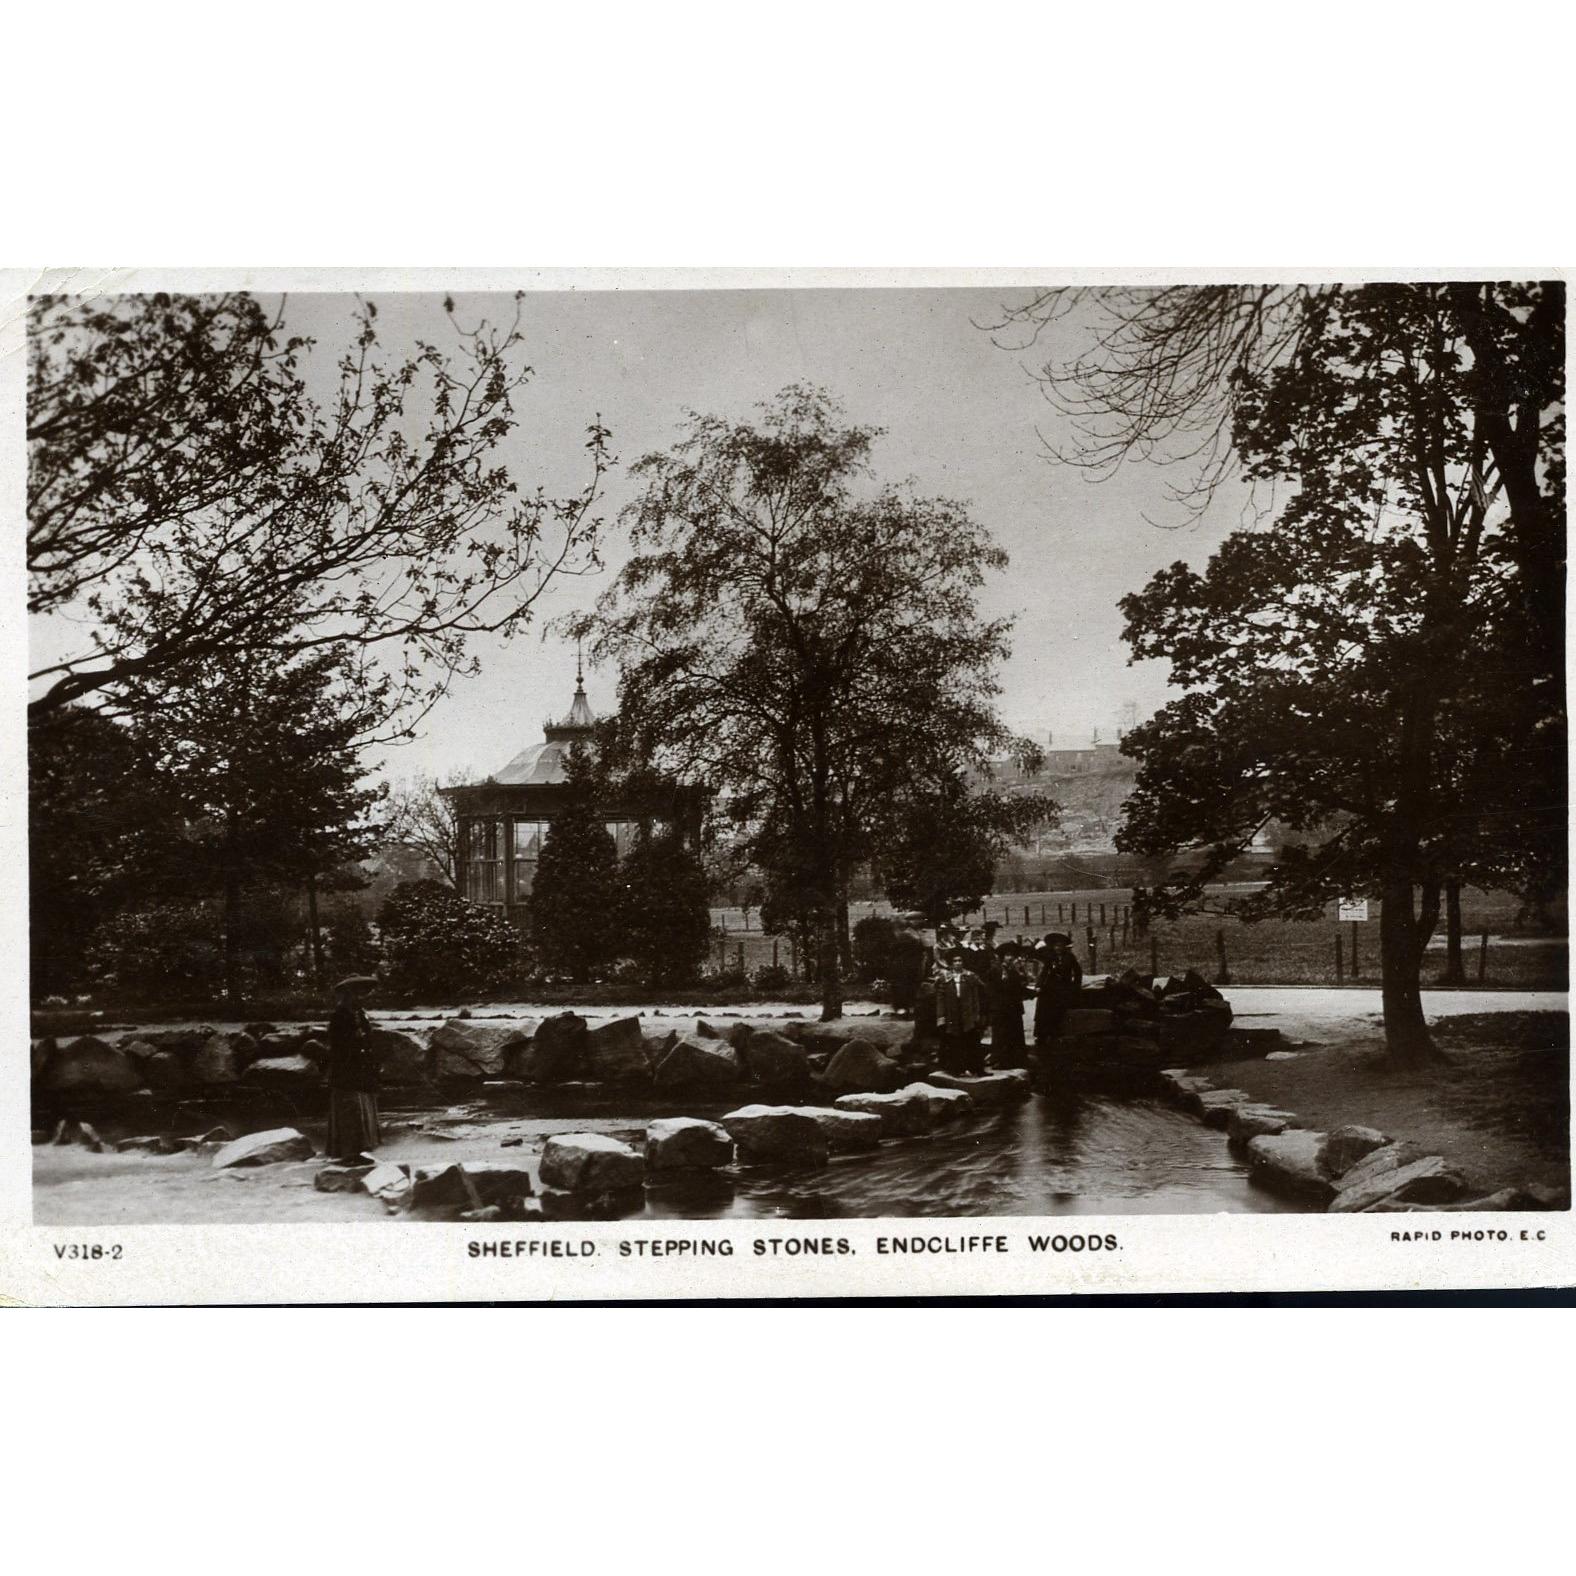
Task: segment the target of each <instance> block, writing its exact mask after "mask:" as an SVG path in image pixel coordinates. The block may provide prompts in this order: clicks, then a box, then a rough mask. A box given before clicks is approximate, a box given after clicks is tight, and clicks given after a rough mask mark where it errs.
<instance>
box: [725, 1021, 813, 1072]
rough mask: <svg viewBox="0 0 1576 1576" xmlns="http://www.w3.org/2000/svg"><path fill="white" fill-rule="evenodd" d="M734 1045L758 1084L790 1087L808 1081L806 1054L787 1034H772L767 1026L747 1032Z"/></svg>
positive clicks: (739, 1036) (808, 1068) (808, 1063)
mask: <svg viewBox="0 0 1576 1576" xmlns="http://www.w3.org/2000/svg"><path fill="white" fill-rule="evenodd" d="M739 1027H740V1028H743V1027H744V1025H742V1024H741V1025H740V1026H739ZM733 1044H734V1047H735V1048H736V1049H737V1050H738V1051H739V1054H740V1055H741V1056H742V1057H743V1058H744V1065H745V1067H746V1068H748V1070H749V1074H750V1077H751V1078H753V1079H755V1080H756V1082H757V1083H763V1084H768V1085H781V1086H790V1085H796V1084H802V1083H806V1082H808V1081H809V1077H810V1057H809V1053H808V1052H807V1051H806V1050H805V1048H804V1047H803V1046H802V1045H797V1044H795V1043H794V1041H792V1040H790V1039H789V1038H788V1037H787V1036H786V1035H782V1034H773V1033H772V1032H771V1031H770V1030H769V1029H765V1030H757V1031H756V1032H754V1033H750V1032H748V1031H746V1032H745V1033H744V1034H743V1035H738V1036H737V1037H736V1038H735V1039H734V1041H733Z"/></svg>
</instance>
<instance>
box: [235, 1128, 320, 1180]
mask: <svg viewBox="0 0 1576 1576" xmlns="http://www.w3.org/2000/svg"><path fill="white" fill-rule="evenodd" d="M316 1153H317V1151H316V1150H315V1149H313V1147H312V1140H311V1139H310V1138H308V1137H307V1136H306V1134H305V1133H298V1132H297V1131H296V1130H295V1129H294V1128H293V1127H271V1128H269V1129H268V1131H267V1132H265V1133H248V1134H246V1136H245V1137H244V1138H237V1139H234V1140H233V1141H232V1142H230V1143H228V1144H226V1145H224V1147H223V1148H222V1149H220V1150H219V1152H218V1153H217V1154H216V1155H215V1156H214V1157H213V1166H214V1170H216V1171H223V1170H226V1169H227V1168H229V1167H231V1166H271V1165H274V1164H275V1163H276V1162H278V1161H281V1160H310V1159H311V1158H312V1156H313V1155H314V1154H316Z"/></svg>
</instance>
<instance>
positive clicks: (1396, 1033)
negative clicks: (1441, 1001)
mask: <svg viewBox="0 0 1576 1576" xmlns="http://www.w3.org/2000/svg"><path fill="white" fill-rule="evenodd" d="M1422 958H1423V949H1422V947H1421V945H1420V944H1419V941H1418V924H1417V918H1416V916H1415V915H1414V913H1413V911H1412V878H1411V874H1410V872H1407V871H1405V870H1402V871H1399V872H1395V871H1393V872H1392V873H1391V874H1390V875H1389V876H1387V877H1386V879H1385V882H1384V887H1383V902H1382V907H1381V908H1380V910H1379V962H1380V968H1381V971H1382V979H1383V988H1382V1000H1383V1003H1384V1042H1385V1051H1386V1053H1387V1054H1388V1055H1389V1057H1390V1059H1391V1060H1392V1061H1393V1062H1396V1063H1397V1064H1399V1065H1400V1066H1403V1067H1421V1066H1425V1065H1426V1064H1428V1063H1429V1062H1432V1061H1434V1060H1435V1059H1436V1058H1437V1056H1438V1052H1437V1051H1436V1050H1435V1049H1434V1041H1433V1036H1432V1035H1430V1034H1429V1032H1428V1024H1427V1022H1426V1021H1425V1020H1424V1018H1423V992H1422V978H1421V976H1422Z"/></svg>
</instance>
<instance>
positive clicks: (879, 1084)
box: [804, 1034, 903, 1094]
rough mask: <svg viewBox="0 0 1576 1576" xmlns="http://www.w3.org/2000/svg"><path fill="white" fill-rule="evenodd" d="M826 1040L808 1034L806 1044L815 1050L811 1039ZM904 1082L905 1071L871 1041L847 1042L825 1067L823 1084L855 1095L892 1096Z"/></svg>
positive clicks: (808, 1047)
mask: <svg viewBox="0 0 1576 1576" xmlns="http://www.w3.org/2000/svg"><path fill="white" fill-rule="evenodd" d="M823 1037H824V1036H812V1035H810V1034H806V1035H805V1037H804V1044H805V1045H806V1047H807V1049H810V1050H814V1049H816V1047H815V1046H814V1045H812V1044H811V1041H812V1039H818V1038H823ZM902 1081H903V1069H902V1068H901V1067H899V1066H898V1064H897V1063H896V1062H895V1061H893V1060H892V1058H891V1057H890V1056H887V1055H886V1054H885V1053H884V1052H883V1051H881V1050H880V1049H879V1048H878V1047H877V1046H874V1045H872V1044H871V1043H870V1041H868V1040H862V1039H854V1040H847V1041H845V1042H844V1043H843V1044H842V1045H841V1046H840V1048H839V1049H838V1050H837V1051H836V1052H835V1053H834V1054H833V1056H832V1059H831V1060H830V1061H829V1062H828V1063H827V1064H826V1071H825V1072H824V1073H822V1074H821V1082H822V1083H823V1084H825V1086H826V1087H827V1088H828V1089H840V1090H843V1091H845V1092H847V1093H850V1094H854V1093H860V1092H864V1091H869V1092H872V1093H890V1092H891V1091H892V1090H894V1089H896V1088H897V1086H898V1085H899V1084H900V1083H902Z"/></svg>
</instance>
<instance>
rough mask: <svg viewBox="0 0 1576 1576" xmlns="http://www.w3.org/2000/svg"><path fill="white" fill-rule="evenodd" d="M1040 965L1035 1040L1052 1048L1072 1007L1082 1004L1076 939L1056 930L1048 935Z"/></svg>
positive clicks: (1045, 1046) (1081, 969)
mask: <svg viewBox="0 0 1576 1576" xmlns="http://www.w3.org/2000/svg"><path fill="white" fill-rule="evenodd" d="M1044 947H1045V951H1044V954H1043V961H1042V962H1041V964H1040V982H1039V984H1040V996H1039V1000H1038V1001H1036V1002H1035V1004H1034V1043H1035V1044H1036V1045H1037V1046H1040V1047H1042V1048H1046V1049H1048V1048H1049V1047H1050V1046H1051V1045H1052V1044H1054V1043H1055V1040H1056V1036H1057V1034H1058V1033H1059V1032H1060V1031H1061V1027H1062V1019H1063V1018H1064V1017H1066V1015H1067V1009H1068V1008H1069V1007H1076V1006H1077V1005H1078V997H1079V993H1080V991H1081V990H1082V989H1083V968H1082V967H1081V966H1080V964H1079V962H1078V958H1077V956H1076V955H1075V954H1074V952H1073V938H1072V937H1071V936H1069V935H1068V934H1067V933H1066V932H1065V931H1060V930H1053V931H1051V932H1050V933H1049V934H1048V935H1047V936H1046V938H1045V942H1044Z"/></svg>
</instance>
